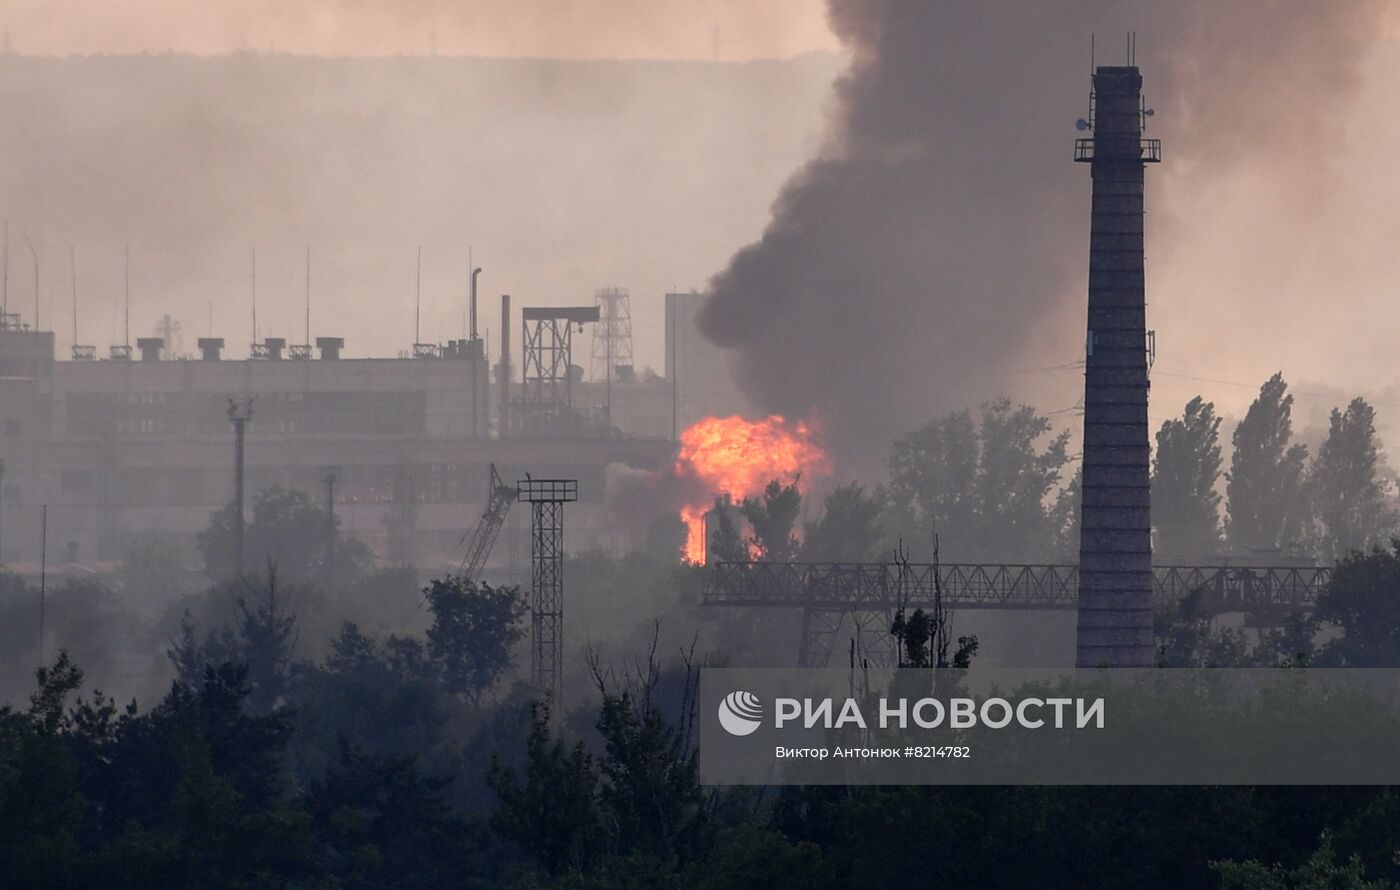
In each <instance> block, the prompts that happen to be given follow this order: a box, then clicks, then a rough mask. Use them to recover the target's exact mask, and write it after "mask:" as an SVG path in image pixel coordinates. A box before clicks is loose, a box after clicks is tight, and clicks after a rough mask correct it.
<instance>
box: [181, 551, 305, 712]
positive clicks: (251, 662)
mask: <svg viewBox="0 0 1400 890" xmlns="http://www.w3.org/2000/svg"><path fill="white" fill-rule="evenodd" d="M240 587H241V588H243V589H242V590H241V591H240V590H239V588H240ZM214 593H215V594H216V595H219V596H223V597H230V598H233V599H234V603H233V605H234V612H235V621H234V626H233V627H229V626H228V625H227V624H224V625H222V626H220V627H217V628H214V629H212V630H210V631H209V632H208V633H207V634H206V635H205V636H204V638H203V639H202V640H201V639H200V637H199V633H198V628H197V627H196V625H195V622H194V619H193V618H192V617H191V616H190V613H189V610H186V611H185V614H184V617H183V618H182V620H181V622H180V637H179V639H175V640H172V641H171V645H170V648H169V649H168V650H166V658H168V659H169V660H170V663H171V664H172V665H174V667H175V672H176V675H177V676H178V677H179V678H180V679H181V680H182V681H184V682H186V683H189V684H191V685H194V684H196V683H197V682H198V680H199V678H200V677H202V676H204V674H205V673H206V671H208V670H209V669H211V668H217V667H220V666H221V665H225V664H229V665H238V666H240V667H242V668H243V669H244V671H245V672H246V675H247V676H246V679H247V681H248V684H249V702H250V704H251V705H252V706H253V707H254V708H255V709H256V710H258V711H260V712H266V711H271V710H272V709H273V708H275V707H277V706H278V705H280V704H282V703H283V700H284V698H285V696H286V694H287V691H288V687H289V684H290V677H291V668H292V654H293V649H294V648H295V646H296V642H297V615H296V613H295V612H294V611H293V610H292V609H291V607H290V606H289V605H288V603H287V593H286V590H285V589H284V588H283V587H282V586H280V585H279V582H278V574H277V566H276V565H269V566H268V570H267V575H266V577H265V578H263V579H261V580H260V581H258V583H257V584H256V586H255V585H254V584H253V583H252V582H251V581H250V580H248V579H239V580H235V581H229V582H228V584H227V585H226V586H225V587H224V588H222V589H221V590H216V591H214Z"/></svg>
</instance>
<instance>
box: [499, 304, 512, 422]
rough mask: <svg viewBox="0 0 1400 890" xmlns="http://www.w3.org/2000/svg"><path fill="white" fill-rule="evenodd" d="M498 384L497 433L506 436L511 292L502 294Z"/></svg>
mask: <svg viewBox="0 0 1400 890" xmlns="http://www.w3.org/2000/svg"><path fill="white" fill-rule="evenodd" d="M496 384H497V385H498V386H499V387H500V389H501V411H500V417H499V418H498V419H497V421H496V423H497V426H498V429H497V434H498V435H501V436H505V435H508V434H509V433H510V294H501V363H500V364H499V365H498V366H497V370H496Z"/></svg>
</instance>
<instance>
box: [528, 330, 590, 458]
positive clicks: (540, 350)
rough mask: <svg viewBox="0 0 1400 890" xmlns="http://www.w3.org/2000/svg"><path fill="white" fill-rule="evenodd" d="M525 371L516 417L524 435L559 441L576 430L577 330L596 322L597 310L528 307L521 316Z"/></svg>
mask: <svg viewBox="0 0 1400 890" xmlns="http://www.w3.org/2000/svg"><path fill="white" fill-rule="evenodd" d="M520 320H521V328H522V331H521V336H522V343H521V349H520V359H521V364H522V372H521V379H520V398H519V400H518V401H517V402H516V406H515V411H514V412H513V413H514V414H515V418H516V419H517V420H518V421H519V423H520V432H521V433H522V434H523V435H526V436H558V435H563V434H565V433H567V432H570V431H571V430H572V428H573V427H574V426H576V422H577V417H576V416H575V415H574V387H573V379H574V375H573V327H571V326H572V325H577V326H578V328H579V330H583V326H584V325H585V324H587V323H589V322H596V321H598V307H597V306H553V307H542V306H527V307H526V308H525V309H523V310H522V311H521V313H520Z"/></svg>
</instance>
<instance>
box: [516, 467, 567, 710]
mask: <svg viewBox="0 0 1400 890" xmlns="http://www.w3.org/2000/svg"><path fill="white" fill-rule="evenodd" d="M517 488H518V489H519V492H520V500H522V501H526V502H528V503H529V504H530V505H531V507H532V508H533V510H532V514H531V521H530V594H531V599H530V618H531V634H530V676H531V679H532V680H533V681H534V684H535V686H536V687H537V688H538V689H540V690H541V691H543V692H544V693H546V694H547V695H548V696H549V698H550V700H551V702H552V703H553V704H554V706H555V708H556V711H555V713H558V710H557V708H558V707H559V688H560V685H561V680H562V666H563V662H564V504H566V503H568V502H569V501H576V500H578V480H577V479H529V478H526V479H523V480H521V481H520V482H519V483H518V485H517Z"/></svg>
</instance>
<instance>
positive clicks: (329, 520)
mask: <svg viewBox="0 0 1400 890" xmlns="http://www.w3.org/2000/svg"><path fill="white" fill-rule="evenodd" d="M337 472H338V471H337V469H336V468H335V467H326V470H325V473H324V475H322V477H321V481H323V482H325V483H326V583H327V584H330V583H331V581H332V580H334V578H335V480H336V475H337Z"/></svg>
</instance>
